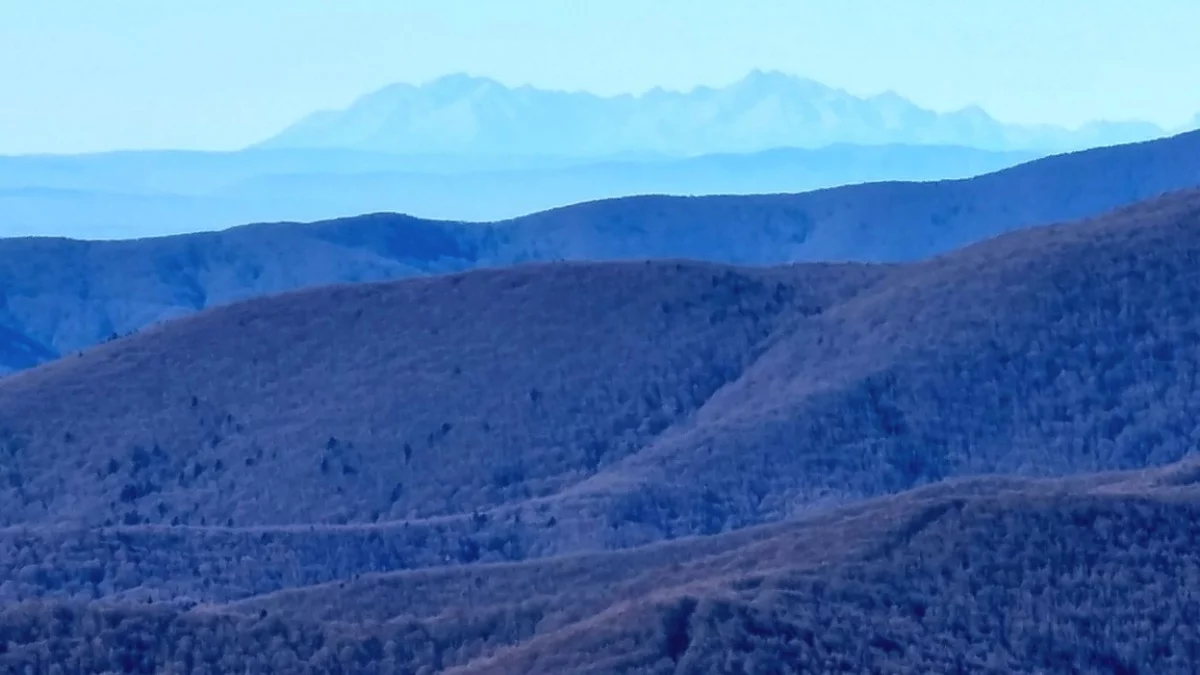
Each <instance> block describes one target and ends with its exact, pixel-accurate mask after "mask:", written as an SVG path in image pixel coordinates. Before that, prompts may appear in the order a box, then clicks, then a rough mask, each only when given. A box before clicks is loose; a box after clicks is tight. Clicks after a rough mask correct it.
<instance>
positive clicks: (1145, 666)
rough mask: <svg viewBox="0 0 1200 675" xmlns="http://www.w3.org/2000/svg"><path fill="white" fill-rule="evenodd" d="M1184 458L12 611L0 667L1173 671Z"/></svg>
mask: <svg viewBox="0 0 1200 675" xmlns="http://www.w3.org/2000/svg"><path fill="white" fill-rule="evenodd" d="M1197 468H1200V465H1198V464H1197V462H1196V461H1195V459H1194V458H1193V459H1190V460H1187V461H1185V462H1182V463H1179V464H1176V465H1173V466H1169V467H1164V468H1162V469H1157V470H1153V471H1138V472H1130V473H1110V474H1093V475H1083V476H1078V477H1074V478H1070V479H1058V480H1030V479H1024V480H1015V479H1008V478H989V479H974V480H969V481H951V482H948V483H946V484H942V485H938V486H931V487H926V488H922V489H919V490H915V491H911V492H907V493H904V494H901V495H897V496H893V497H886V498H881V499H877V500H871V501H868V502H865V503H862V504H858V505H854V506H851V507H846V508H842V509H837V510H834V511H832V512H829V513H827V514H823V515H820V516H815V517H811V518H805V519H801V520H797V521H795V522H790V523H785V524H779V525H772V526H766V527H760V528H752V529H750V530H745V531H742V532H737V533H730V534H723V535H717V536H714V537H700V538H692V539H686V540H680V541H676V542H670V543H667V544H660V545H655V546H649V547H645V548H642V549H637V550H631V551H622V552H613V553H605V554H599V555H592V556H582V557H575V556H572V557H563V558H559V559H554V560H545V561H535V562H529V563H522V564H501V565H472V566H466V567H460V568H455V569H445V570H431V571H419V572H402V573H397V574H388V575H376V576H365V577H362V578H359V579H356V580H349V579H348V580H345V581H343V582H340V583H337V584H327V585H323V586H318V587H313V588H306V589H296V590H292V591H287V592H283V593H278V594H272V595H267V596H263V597H260V598H254V599H250V600H247V601H244V602H239V603H234V604H232V605H211V606H200V607H196V608H194V609H192V610H185V609H180V608H178V607H170V606H164V605H151V606H147V605H146V604H145V603H138V604H136V605H135V604H124V605H122V604H116V605H114V604H105V603H92V604H82V603H55V602H44V601H39V602H30V603H24V604H7V605H6V606H5V608H4V610H3V611H2V612H0V645H4V648H3V649H0V666H4V667H5V668H8V669H10V670H13V671H14V672H20V671H21V669H22V668H27V667H32V668H35V669H36V668H37V667H39V666H40V665H41V664H46V663H48V662H56V663H60V664H72V665H76V666H77V667H79V668H81V669H82V670H85V671H88V672H101V671H104V670H106V669H112V670H117V671H122V670H123V671H125V672H191V671H194V670H198V669H199V670H203V669H209V670H219V671H221V672H257V673H286V672H298V671H300V670H305V672H314V673H326V672H330V673H332V672H362V673H386V672H424V673H440V672H446V673H460V674H466V673H514V672H522V673H630V674H631V675H632V674H635V673H709V672H747V673H757V672H763V673H766V672H781V673H793V672H795V673H821V672H845V671H846V670H847V669H850V670H855V669H869V670H870V672H880V673H909V672H1014V673H1035V672H1038V673H1044V672H1078V673H1101V672H1103V673H1112V672H1155V673H1188V672H1194V669H1195V666H1196V664H1197V663H1200V640H1198V639H1197V636H1196V634H1195V631H1194V630H1191V629H1190V627H1191V626H1194V625H1195V623H1196V622H1197V621H1200V596H1198V592H1197V589H1196V585H1195V584H1189V583H1186V582H1184V583H1181V581H1182V580H1187V579H1194V578H1196V576H1197V575H1200V558H1198V557H1197V554H1196V550H1195V545H1194V544H1195V540H1196V538H1197V537H1198V536H1200V531H1198V530H1197V527H1198V526H1197V523H1200V491H1198V488H1197V476H1198V475H1200V474H1198V472H1197Z"/></svg>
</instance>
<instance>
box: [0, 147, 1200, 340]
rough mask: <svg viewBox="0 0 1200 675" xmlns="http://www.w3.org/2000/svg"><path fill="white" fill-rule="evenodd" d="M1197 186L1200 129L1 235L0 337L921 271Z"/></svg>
mask: <svg viewBox="0 0 1200 675" xmlns="http://www.w3.org/2000/svg"><path fill="white" fill-rule="evenodd" d="M1196 185H1200V132H1195V133H1191V134H1183V135H1180V136H1175V137H1172V138H1169V139H1163V140H1159V141H1151V142H1146V143H1140V144H1132V145H1125V146H1115V147H1110V148H1101V149H1096V150H1089V151H1083V152H1078V153H1073V154H1068V155H1059V156H1055V157H1049V158H1045V159H1042V160H1037V161H1034V162H1030V163H1026V164H1023V165H1020V166H1017V167H1013V168H1011V169H1006V170H1003V171H999V172H996V173H992V174H988V175H984V176H979V177H976V178H972V179H965V180H957V181H939V182H932V183H876V184H867V185H856V186H848V187H842V188H831V189H828V190H821V191H817V192H810V193H802V194H794V195H792V194H780V195H760V196H752V197H744V196H723V197H702V198H682V197H663V196H644V197H631V198H625V199H616V200H607V201H599V202H589V203H584V204H579V205H576V206H572V207H565V208H562V209H556V210H552V211H547V212H543V213H537V214H533V215H530V216H525V217H521V218H516V219H512V220H508V221H502V222H496V223H487V224H472V223H449V222H439V221H427V220H420V219H416V218H411V217H407V216H399V215H390V214H374V215H369V216H360V217H354V218H344V219H339V220H332V221H324V222H319V223H313V224H306V225H302V224H298V223H273V224H260V225H251V226H245V227H239V228H234V229H231V230H226V231H222V232H210V233H201V234H194V235H181V236H175V237H163V238H153V239H144V240H133V241H114V242H96V241H75V240H64V239H39V238H28V239H8V240H0V289H2V292H3V299H4V303H3V304H2V305H0V325H4V326H7V327H8V328H9V329H10V330H12V331H15V332H16V333H19V334H20V335H22V336H24V337H25V338H27V339H28V340H29V341H30V342H32V343H36V344H37V345H40V349H41V350H42V351H44V352H48V353H53V354H58V355H65V354H69V353H71V352H73V351H75V350H78V349H81V348H84V347H87V346H90V345H93V344H96V343H98V342H101V341H103V340H106V339H108V338H110V337H112V336H113V335H124V334H127V333H130V332H132V331H136V330H138V329H141V328H143V327H145V326H147V325H150V324H153V323H155V322H157V321H161V320H164V319H168V318H172V317H176V316H180V315H182V314H186V313H190V312H195V311H197V310H199V309H203V308H206V307H212V306H215V305H220V304H224V303H228V302H232V301H235V300H239V299H244V298H248V297H252V296H259V295H264V294H269V293H277V292H281V291H287V290H292V289H298V288H303V287H310V286H319V285H323V284H330V283H338V282H355V281H371V280H384V279H395V278H402V277H409V276H415V275H422V274H430V273H441V272H448V271H457V270H464V269H469V268H477V267H498V266H507V265H512V264H515V263H520V262H529V261H553V260H617V259H642V258H692V259H698V260H708V261H712V262H723V263H734V264H743V265H771V264H781V263H789V262H799V261H822V260H844V261H866V262H889V261H890V262H898V261H911V260H915V259H920V258H924V257H928V256H931V255H935V254H938V253H943V252H946V251H949V250H952V249H954V248H957V247H960V246H963V245H966V244H969V243H972V242H975V241H979V240H982V239H986V238H988V237H992V236H995V235H998V234H1001V233H1003V232H1007V231H1011V230H1014V229H1019V228H1024V227H1029V226H1034V225H1042V224H1047V223H1051V222H1055V221H1060V220H1067V219H1072V218H1080V217H1086V216H1091V215H1097V214H1099V213H1102V212H1104V211H1106V210H1109V209H1111V208H1115V207H1118V206H1122V205H1126V204H1130V203H1133V202H1136V201H1138V200H1141V199H1147V198H1150V197H1153V196H1155V195H1158V194H1161V193H1163V192H1168V191H1171V190H1177V189H1184V188H1188V187H1192V186H1196Z"/></svg>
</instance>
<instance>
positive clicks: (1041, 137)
mask: <svg viewBox="0 0 1200 675" xmlns="http://www.w3.org/2000/svg"><path fill="white" fill-rule="evenodd" d="M484 95H486V105H485V104H484V103H483V102H482V99H483V98H484ZM1163 133H1164V132H1163V131H1162V130H1161V129H1159V128H1158V127H1156V126H1154V125H1149V124H1142V125H1139V126H1137V127H1130V125H1129V124H1128V123H1121V124H1109V123H1099V124H1098V125H1092V126H1089V128H1087V129H1085V130H1080V131H1071V130H1067V129H1062V128H1056V127H1049V126H1035V127H1025V126H1015V125H1006V124H1004V123H1002V122H999V121H997V120H996V119H994V118H993V117H991V116H990V115H989V114H988V113H987V112H985V111H984V110H982V109H981V108H979V107H978V106H971V107H968V108H965V109H963V110H959V111H954V112H949V113H939V112H937V111H933V110H929V109H926V108H922V107H921V106H919V105H917V104H915V103H913V102H912V101H909V100H908V99H906V98H904V97H903V96H901V95H899V94H897V93H895V92H887V93H884V94H880V95H877V96H868V97H860V96H855V95H853V94H850V93H849V92H847V91H844V90H842V89H837V88H834V87H830V86H828V85H826V84H823V83H820V82H817V81H815V80H811V79H807V78H803V77H799V76H796V75H793V74H788V73H784V72H782V71H779V70H761V69H756V70H752V71H750V72H749V73H747V74H746V75H745V76H744V77H742V78H741V79H739V80H737V81H736V82H733V83H731V84H729V85H727V86H725V87H721V88H711V87H697V88H695V89H692V90H691V91H687V92H670V91H666V90H663V89H661V88H655V89H652V90H650V91H648V92H646V93H644V94H642V95H640V96H631V95H620V96H598V95H595V94H589V93H586V92H573V93H568V92H563V91H550V90H545V89H539V88H536V87H530V86H522V87H518V88H512V87H508V86H506V85H504V84H502V83H500V82H497V81H496V80H493V79H490V78H487V77H480V76H476V75H469V74H465V73H455V74H450V75H444V76H442V77H439V78H436V79H434V80H431V81H428V82H426V83H424V84H422V85H420V86H415V87H414V86H411V85H393V86H390V87H385V88H383V89H380V90H378V91H376V92H373V93H371V94H368V95H366V96H363V97H362V98H360V99H358V100H357V101H355V102H354V103H353V104H351V105H350V106H349V107H348V108H346V109H345V110H341V111H332V112H323V113H319V114H318V115H314V116H310V117H309V118H306V119H304V120H302V121H300V122H299V123H297V124H295V125H293V126H291V127H289V128H288V129H285V130H284V131H283V132H281V133H280V134H278V135H277V136H274V137H273V138H270V139H267V140H266V141H264V142H262V143H261V144H259V147H264V148H339V149H350V150H366V151H382V152H391V153H403V154H444V153H449V154H455V155H473V154H488V155H496V154H501V155H509V156H553V157H580V158H585V157H590V158H595V157H612V156H618V155H622V154H630V153H645V152H657V153H663V154H667V155H676V156H694V155H702V154H711V153H749V152H758V151H762V150H767V149H772V148H778V147H799V148H816V147H824V146H828V145H833V144H839V143H849V144H869V145H877V144H888V143H899V144H909V145H914V144H916V145H928V144H937V145H959V146H966V147H973V148H980V149H985V150H1004V151H1008V150H1024V151H1046V152H1056V151H1062V150H1074V149H1079V148H1082V147H1088V146H1094V145H1109V144H1113V143H1123V142H1129V141H1136V140H1147V139H1149V138H1153V137H1155V136H1160V135H1162V134H1163Z"/></svg>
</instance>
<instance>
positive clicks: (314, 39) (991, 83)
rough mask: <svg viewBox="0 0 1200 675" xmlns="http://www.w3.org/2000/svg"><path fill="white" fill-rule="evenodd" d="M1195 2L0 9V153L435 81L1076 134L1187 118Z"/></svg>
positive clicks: (39, 5)
mask: <svg viewBox="0 0 1200 675" xmlns="http://www.w3.org/2000/svg"><path fill="white" fill-rule="evenodd" d="M1197 26H1200V0H1137V1H1134V0H819V1H818V0H386V1H385V0H103V1H101V0H74V1H71V0H0V153H19V152H83V151H96V150H107V149H116V148H196V149H231V148H236V147H240V146H243V145H245V144H248V143H251V142H253V141H256V140H259V139H261V138H263V137H265V136H268V135H270V134H272V133H274V132H275V131H277V130H279V129H280V128H282V127H283V126H285V125H287V124H289V123H291V122H293V121H295V120H296V119H297V118H299V117H301V116H303V115H305V114H307V113H309V112H312V111H313V110H316V109H321V108H331V107H342V106H345V105H346V104H348V103H349V102H350V101H351V100H353V99H354V98H355V97H357V96H358V95H361V94H363V93H366V92H368V91H370V90H373V89H376V88H378V87H380V86H383V85H385V84H388V83H392V82H400V81H405V82H414V83H417V82H422V81H425V80H428V79H432V78H434V77H437V76H439V75H443V74H446V73H451V72H460V71H461V72H468V73H471V74H473V75H484V76H490V77H493V78H495V79H497V80H500V81H501V82H504V83H506V84H511V85H517V84H533V85H537V86H542V87H548V88H561V89H584V90H589V91H593V92H596V93H601V94H611V93H617V92H638V91H644V90H646V89H648V88H651V87H653V86H655V85H659V86H663V87H666V88H669V89H688V88H691V87H693V86H695V85H697V84H709V85H722V84H726V83H728V82H731V81H733V80H735V79H737V78H739V77H741V76H743V75H744V74H745V73H746V72H747V71H749V70H751V69H753V68H762V69H778V70H783V71H785V72H789V73H793V74H797V75H803V76H806V77H811V78H813V79H816V80H819V81H822V82H824V83H826V84H829V85H833V86H837V87H841V88H844V89H846V90H848V91H850V92H852V93H855V94H872V93H878V92H881V91H884V90H888V89H891V90H894V91H896V92H898V93H900V94H902V95H904V96H906V97H908V98H910V99H912V100H913V101H915V102H917V103H919V104H921V105H924V106H927V107H931V108H934V109H938V110H948V109H954V108H959V107H963V106H965V105H969V104H973V103H974V104H979V105H981V106H983V108H985V109H986V110H987V111H988V112H990V113H992V114H993V115H995V116H996V117H998V118H1000V119H1001V120H1004V121H1007V122H1050V123H1058V124H1065V125H1076V124H1079V123H1082V122H1084V121H1087V120H1089V119H1131V118H1139V119H1147V120H1150V121H1154V122H1158V123H1160V124H1164V125H1168V126H1176V125H1179V124H1182V123H1183V122H1184V121H1185V120H1187V119H1189V118H1190V117H1192V116H1193V115H1195V114H1196V113H1198V112H1200V65H1198V64H1200V39H1198V38H1197V37H1196V31H1197Z"/></svg>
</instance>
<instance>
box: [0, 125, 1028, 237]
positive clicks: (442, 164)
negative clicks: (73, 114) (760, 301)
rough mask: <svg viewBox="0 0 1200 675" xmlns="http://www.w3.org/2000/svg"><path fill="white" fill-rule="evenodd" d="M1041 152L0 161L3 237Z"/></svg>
mask: <svg viewBox="0 0 1200 675" xmlns="http://www.w3.org/2000/svg"><path fill="white" fill-rule="evenodd" d="M1035 156H1036V155H1034V154H1031V153H1018V152H1006V153H1002V152H989V151H985V150H976V149H972V148H958V147H946V146H901V145H886V146H854V145H835V146H828V147H824V148H819V149H811V150H805V149H786V148H785V149H777V150H768V151H764V152H759V153H754V154H745V155H707V156H703V157H693V158H688V159H670V158H666V157H661V156H654V157H643V158H641V159H640V160H637V161H634V160H605V161H592V162H586V161H582V160H568V159H562V158H548V157H493V158H464V157H454V156H448V155H439V156H433V155H426V156H404V155H390V154H385V153H370V152H358V151H346V150H327V149H301V150H245V151H241V152H227V153H217V152H183V151H172V152H119V153H105V154H98V155H78V156H24V157H0V236H30V235H37V236H72V237H76V238H81V239H129V238H135V237H148V236H162V235H168V234H180V233H186V232H197V231H204V230H216V229H223V228H226V227H233V226H235V225H242V224H245V223H251V222H262V221H277V220H322V219H328V218H337V217H341V216H345V215H348V214H358V213H371V212H377V211H395V212H400V213H407V214H410V215H415V216H419V217H424V218H436V219H447V220H479V221H485V220H502V219H505V218H514V217H517V216H522V215H526V214H529V213H533V212H535V211H542V210H546V209H551V208H555V207H559V206H566V205H569V204H574V203H577V202H582V201H589V200H595V199H605V198H611V197H624V196H629V195H636V194H676V195H705V194H754V193H773V192H801V191H805V190H814V189H818V188H823V187H832V186H835V185H845V184H853V183H863V182H869V181H883V180H937V179H942V178H966V177H969V176H974V175H978V174H981V173H986V172H989V171H994V170H996V169H1001V168H1004V167H1007V166H1011V165H1013V164H1017V163H1018V162H1021V161H1025V160H1028V159H1032V158H1033V157H1035Z"/></svg>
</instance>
